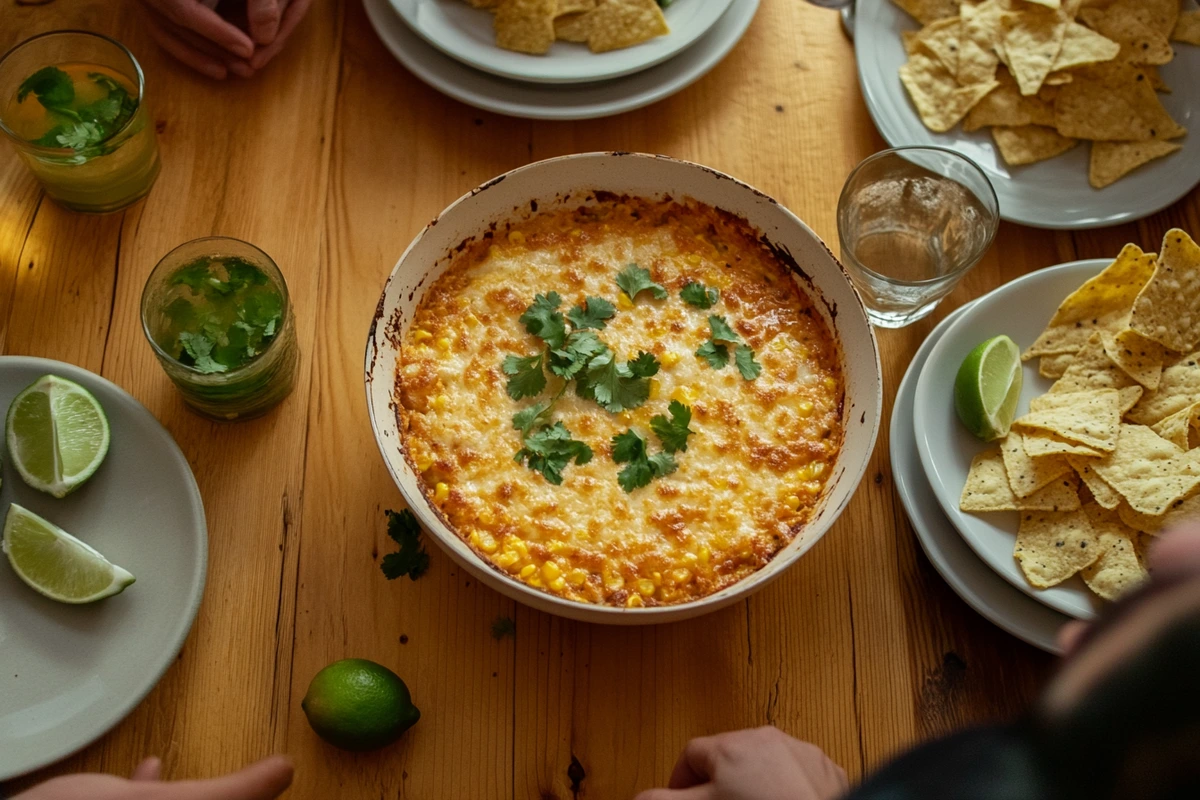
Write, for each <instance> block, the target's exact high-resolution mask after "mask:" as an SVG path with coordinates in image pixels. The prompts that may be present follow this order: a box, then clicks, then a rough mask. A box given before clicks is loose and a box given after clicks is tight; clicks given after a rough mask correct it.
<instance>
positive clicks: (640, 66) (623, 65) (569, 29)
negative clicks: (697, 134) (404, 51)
mask: <svg viewBox="0 0 1200 800" xmlns="http://www.w3.org/2000/svg"><path fill="white" fill-rule="evenodd" d="M731 2H732V0H391V3H392V5H393V6H394V7H395V9H396V11H397V12H399V14H400V16H401V18H403V19H404V21H405V22H406V23H408V25H409V26H410V27H411V28H412V29H413V30H414V31H415V32H416V33H417V34H419V35H420V36H421V37H422V38H424V39H425V40H426V41H427V42H429V43H430V44H432V45H433V46H434V47H436V48H438V49H439V50H441V51H442V52H444V53H446V54H447V55H449V56H451V57H452V58H455V59H457V60H459V61H461V62H462V63H464V64H467V65H469V66H471V67H474V68H476V69H479V70H483V71H484V72H488V73H491V74H493V75H499V76H501V77H505V78H510V79H513V80H519V81H527V82H531V83H588V82H593V81H603V80H611V79H613V78H619V77H622V76H625V75H631V74H633V73H635V72H640V71H641V70H644V69H649V68H650V67H653V66H655V65H656V64H661V63H662V62H664V61H666V60H668V59H670V58H672V57H673V56H675V55H678V54H679V53H681V52H682V51H683V50H685V49H687V48H688V47H690V46H691V45H692V44H694V43H695V42H696V40H697V39H699V38H700V37H702V36H703V35H704V34H705V33H706V32H707V31H708V30H709V29H710V28H712V26H713V25H714V24H716V22H717V20H719V19H720V18H721V16H722V14H724V13H725V11H726V10H727V9H728V8H729V5H730V3H731Z"/></svg>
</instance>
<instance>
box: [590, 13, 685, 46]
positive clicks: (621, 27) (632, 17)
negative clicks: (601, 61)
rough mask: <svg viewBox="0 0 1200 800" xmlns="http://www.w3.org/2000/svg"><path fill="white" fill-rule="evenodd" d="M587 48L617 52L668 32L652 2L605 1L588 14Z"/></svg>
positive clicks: (663, 19)
mask: <svg viewBox="0 0 1200 800" xmlns="http://www.w3.org/2000/svg"><path fill="white" fill-rule="evenodd" d="M588 25H590V26H591V27H590V30H589V31H588V49H589V50H591V51H592V52H593V53H605V52H608V51H609V50H620V49H622V48H625V47H632V46H633V45H635V44H641V43H642V42H646V41H649V40H650V39H653V38H654V37H656V36H665V35H666V34H668V33H670V32H671V29H670V28H669V27H667V19H666V17H664V16H663V12H662V9H661V8H659V7H658V3H657V2H655V0H605V2H603V3H601V4H600V5H598V6H596V10H595V11H589V12H588Z"/></svg>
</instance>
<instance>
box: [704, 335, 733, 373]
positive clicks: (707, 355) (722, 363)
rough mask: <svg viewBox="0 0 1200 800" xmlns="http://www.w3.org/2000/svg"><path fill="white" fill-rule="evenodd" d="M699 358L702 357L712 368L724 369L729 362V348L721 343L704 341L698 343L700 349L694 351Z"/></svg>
mask: <svg viewBox="0 0 1200 800" xmlns="http://www.w3.org/2000/svg"><path fill="white" fill-rule="evenodd" d="M696 355H697V356H698V357H699V358H703V359H704V360H705V361H707V362H708V365H709V366H710V367H712V368H713V369H725V367H726V365H728V364H729V348H728V347H726V346H725V345H723V344H717V343H716V342H711V341H710V342H705V343H704V344H702V345H700V349H699V350H697V351H696Z"/></svg>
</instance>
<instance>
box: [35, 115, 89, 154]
mask: <svg viewBox="0 0 1200 800" xmlns="http://www.w3.org/2000/svg"><path fill="white" fill-rule="evenodd" d="M56 127H57V126H56ZM42 138H43V139H44V138H45V137H42ZM54 138H55V139H56V140H57V141H58V143H57V144H55V145H51V147H69V148H71V149H72V150H83V149H85V148H87V147H90V146H91V145H94V144H99V143H100V142H102V141H103V140H104V131H103V130H102V129H101V128H100V127H99V126H98V125H97V124H96V123H95V122H76V123H75V124H74V125H72V126H71V127H69V128H62V132H61V133H59V134H58V135H57V136H55V137H54ZM38 141H41V140H40V139H39V140H38Z"/></svg>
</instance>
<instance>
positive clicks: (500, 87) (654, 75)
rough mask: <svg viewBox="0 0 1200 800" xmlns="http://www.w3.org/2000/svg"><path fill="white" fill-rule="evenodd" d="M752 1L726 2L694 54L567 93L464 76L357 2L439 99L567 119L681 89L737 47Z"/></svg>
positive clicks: (372, 3)
mask: <svg viewBox="0 0 1200 800" xmlns="http://www.w3.org/2000/svg"><path fill="white" fill-rule="evenodd" d="M758 2H759V0H733V2H732V3H731V4H730V6H729V10H728V11H726V12H725V14H723V15H722V16H721V18H720V19H719V20H717V24H716V25H714V26H713V27H712V29H711V30H709V32H708V33H706V34H704V36H702V37H701V38H700V41H698V42H697V43H696V45H695V46H694V47H690V48H688V49H687V50H685V51H684V52H682V53H680V54H679V55H678V56H676V57H675V58H672V59H671V60H669V61H666V62H664V63H662V64H659V65H658V66H656V67H651V68H650V69H647V70H643V71H642V72H638V73H636V74H634V75H628V76H626V77H624V78H617V79H616V80H612V81H605V82H603V83H591V84H585V85H568V86H557V85H551V84H533V83H519V82H517V81H510V80H506V79H505V78H499V77H497V76H495V75H489V74H487V73H485V72H480V71H479V70H475V69H472V68H470V67H468V66H467V65H465V64H463V63H461V62H459V61H456V60H454V59H453V58H450V57H449V56H447V55H445V54H443V53H441V52H439V51H438V50H437V49H436V48H434V47H433V46H432V45H430V44H428V43H427V42H425V41H424V40H423V39H422V38H421V37H420V36H418V35H417V34H415V33H414V32H413V31H412V29H411V28H409V27H408V25H406V24H405V23H404V20H402V19H400V16H399V15H398V14H397V13H396V11H395V10H394V9H393V8H392V6H391V4H390V3H389V2H388V0H363V8H364V9H365V10H366V12H367V18H368V19H369V20H370V22H371V25H372V27H373V28H374V29H375V32H376V33H377V34H379V38H380V39H381V40H382V41H383V43H384V45H385V46H386V47H387V49H388V50H389V51H390V52H391V53H392V55H393V56H395V57H396V59H397V60H398V61H399V62H400V63H401V64H403V65H404V66H405V67H407V68H408V69H409V71H411V72H412V73H413V74H414V75H416V76H417V77H418V78H420V79H421V80H422V81H423V82H424V83H426V84H428V85H429V86H432V87H433V88H434V89H437V90H438V91H439V92H442V93H443V94H446V95H448V96H450V97H453V98H454V99H455V100H459V101H460V102H463V103H466V104H467V105H470V106H474V107H475V108H481V109H484V110H485V111H494V112H496V113H497V114H506V115H508V116H512V117H524V118H527V119H548V120H575V119H595V118H597V117H607V116H611V115H613V114H621V113H624V112H626V111H632V110H634V109H638V108H642V107H643V106H648V105H650V104H651V103H656V102H658V101H659V100H662V99H664V98H666V97H670V96H671V95H673V94H675V93H676V92H679V91H681V90H683V89H685V88H687V87H688V86H690V85H691V84H692V83H694V82H696V81H697V80H699V79H700V78H702V77H703V76H704V75H706V74H707V73H708V72H709V71H710V70H712V69H713V67H715V66H716V65H717V64H719V63H720V62H721V60H722V59H724V58H725V56H727V55H728V54H729V51H731V50H732V49H733V48H734V46H735V45H737V43H738V42H739V41H741V38H742V36H743V35H744V34H745V33H746V29H747V28H749V27H750V22H751V21H752V20H753V19H754V13H755V12H756V11H757V10H758Z"/></svg>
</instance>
